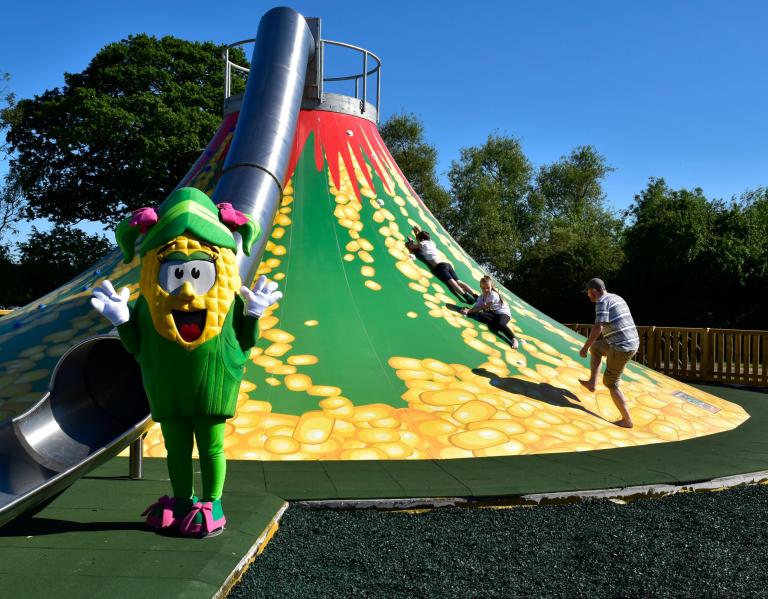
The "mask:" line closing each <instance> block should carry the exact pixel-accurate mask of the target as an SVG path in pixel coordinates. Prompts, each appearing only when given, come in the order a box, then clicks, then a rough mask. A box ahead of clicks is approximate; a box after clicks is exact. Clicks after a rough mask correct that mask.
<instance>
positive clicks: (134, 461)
mask: <svg viewBox="0 0 768 599" xmlns="http://www.w3.org/2000/svg"><path fill="white" fill-rule="evenodd" d="M128 469H129V473H128V475H129V476H130V477H131V478H132V479H133V480H141V479H142V478H144V435H143V434H142V435H141V436H140V437H139V438H138V439H136V440H135V441H134V442H133V443H131V451H130V457H129V458H128Z"/></svg>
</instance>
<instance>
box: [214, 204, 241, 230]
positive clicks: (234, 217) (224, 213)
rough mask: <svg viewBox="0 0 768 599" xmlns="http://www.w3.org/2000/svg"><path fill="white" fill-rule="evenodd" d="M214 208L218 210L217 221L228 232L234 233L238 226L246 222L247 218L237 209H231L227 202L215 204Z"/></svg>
mask: <svg viewBox="0 0 768 599" xmlns="http://www.w3.org/2000/svg"><path fill="white" fill-rule="evenodd" d="M216 207H217V208H218V209H219V219H220V220H221V222H223V223H224V224H225V225H227V227H228V228H229V230H230V231H235V230H237V228H238V227H239V226H240V225H244V224H245V223H247V222H248V217H247V216H246V215H245V214H243V213H242V212H240V211H239V210H238V209H237V208H233V207H232V204H230V203H229V202H222V203H221V204H216Z"/></svg>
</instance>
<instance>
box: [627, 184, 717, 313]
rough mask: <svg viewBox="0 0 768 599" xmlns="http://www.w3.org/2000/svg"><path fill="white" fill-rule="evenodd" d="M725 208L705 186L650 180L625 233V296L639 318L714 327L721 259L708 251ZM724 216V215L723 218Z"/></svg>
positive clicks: (638, 196) (633, 209)
mask: <svg viewBox="0 0 768 599" xmlns="http://www.w3.org/2000/svg"><path fill="white" fill-rule="evenodd" d="M722 209H723V206H722V205H721V204H715V203H710V202H709V201H708V200H707V198H706V197H705V196H704V192H703V191H702V190H701V189H700V188H696V189H693V190H687V189H680V190H672V189H670V188H669V186H668V185H667V184H666V182H665V181H664V179H655V178H652V179H650V181H649V183H648V186H647V187H646V189H645V190H643V191H642V192H641V193H640V194H639V195H637V196H635V203H634V204H633V205H632V206H631V207H630V209H629V212H628V215H629V217H630V221H631V224H630V226H629V227H628V229H627V231H626V235H625V244H624V252H625V255H626V262H625V265H624V268H623V269H622V273H621V286H622V289H624V290H626V293H623V294H622V295H624V296H625V298H626V299H627V300H628V302H629V305H630V308H631V310H632V312H633V314H634V315H635V320H636V321H638V322H640V323H647V324H656V325H677V326H695V325H711V324H712V323H713V322H714V317H713V312H712V311H713V309H714V307H715V306H716V305H717V304H718V303H719V302H721V301H722V300H721V299H720V295H719V291H718V290H717V289H716V287H715V286H716V282H715V281H714V280H713V279H712V277H713V276H715V277H720V276H722V275H723V272H722V264H723V263H722V261H721V260H719V259H717V260H715V261H714V262H713V261H712V258H713V256H712V253H711V252H710V251H709V249H710V248H711V247H713V245H714V244H716V242H717V235H716V233H715V225H716V220H717V218H718V213H720V212H722ZM720 217H722V215H720Z"/></svg>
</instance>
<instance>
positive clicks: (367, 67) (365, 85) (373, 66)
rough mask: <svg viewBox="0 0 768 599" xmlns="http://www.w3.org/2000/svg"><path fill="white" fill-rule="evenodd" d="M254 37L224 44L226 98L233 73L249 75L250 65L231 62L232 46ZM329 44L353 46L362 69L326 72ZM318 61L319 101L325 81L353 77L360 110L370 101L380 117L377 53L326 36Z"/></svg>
mask: <svg viewBox="0 0 768 599" xmlns="http://www.w3.org/2000/svg"><path fill="white" fill-rule="evenodd" d="M254 41H255V38H253V39H247V40H241V41H239V42H235V43H233V44H229V45H228V46H225V48H224V50H223V52H222V56H223V58H224V100H227V98H229V97H230V96H231V95H232V75H233V73H238V74H240V75H242V76H244V77H246V76H247V75H248V72H249V69H248V68H247V67H244V66H241V65H239V64H237V63H235V62H232V60H231V59H230V50H231V49H232V48H238V47H240V46H244V45H247V44H250V43H253V42H254ZM327 46H334V47H338V48H344V49H346V50H352V51H353V52H357V53H359V54H360V55H361V56H360V60H361V70H360V71H359V72H354V73H351V74H344V75H340V76H337V77H326V76H325V52H326V47H327ZM317 56H318V59H317V64H318V65H319V66H318V71H319V74H320V75H319V78H318V87H319V89H318V97H319V100H320V102H321V103H322V102H323V100H324V94H325V84H326V83H337V82H345V81H350V82H352V84H353V88H354V91H353V94H354V98H355V99H357V100H359V101H360V112H361V114H364V113H365V112H366V110H367V105H368V104H370V105H372V106H373V107H374V108H375V109H376V115H377V120H378V115H379V114H380V113H381V59H380V58H379V57H378V56H376V55H375V54H374V53H373V52H370V51H369V50H366V49H365V48H361V47H359V46H354V45H352V44H347V43H344V42H337V41H334V40H326V39H321V40H320V41H319V43H318V48H317ZM373 85H375V87H376V93H375V94H371V87H372V86H373Z"/></svg>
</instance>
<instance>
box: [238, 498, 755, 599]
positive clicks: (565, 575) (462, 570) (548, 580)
mask: <svg viewBox="0 0 768 599" xmlns="http://www.w3.org/2000/svg"><path fill="white" fill-rule="evenodd" d="M766 519H768V487H766V486H762V485H757V486H750V487H742V488H737V489H731V490H726V491H720V492H710V493H684V494H679V495H674V496H670V497H665V498H661V499H643V500H638V501H635V502H631V503H628V504H626V505H621V504H617V503H613V502H611V501H607V500H599V501H587V502H584V503H578V504H569V505H550V506H540V507H532V508H531V507H517V508H510V509H489V508H441V509H435V510H431V511H422V512H415V513H414V512H384V511H375V510H357V511H352V510H349V511H331V510H308V509H300V508H289V509H288V511H287V512H286V513H285V515H284V516H283V519H282V521H281V523H280V529H279V531H278V532H277V534H276V535H275V537H274V538H273V539H272V541H271V542H270V543H269V545H268V546H267V548H266V550H265V552H264V553H263V554H262V555H261V556H259V557H258V558H257V559H256V561H255V562H254V563H253V564H252V566H251V567H250V569H249V570H248V572H247V573H246V574H245V576H244V577H243V579H242V580H241V581H240V583H239V584H238V585H237V586H236V587H235V588H234V589H233V590H232V592H231V593H230V595H229V597H230V598H233V599H234V598H255V597H313V598H314V597H386V598H398V597H568V598H575V597H590V598H595V597H765V596H768V568H766V562H767V561H768V551H767V550H768V532H766V528H765V521H766Z"/></svg>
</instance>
